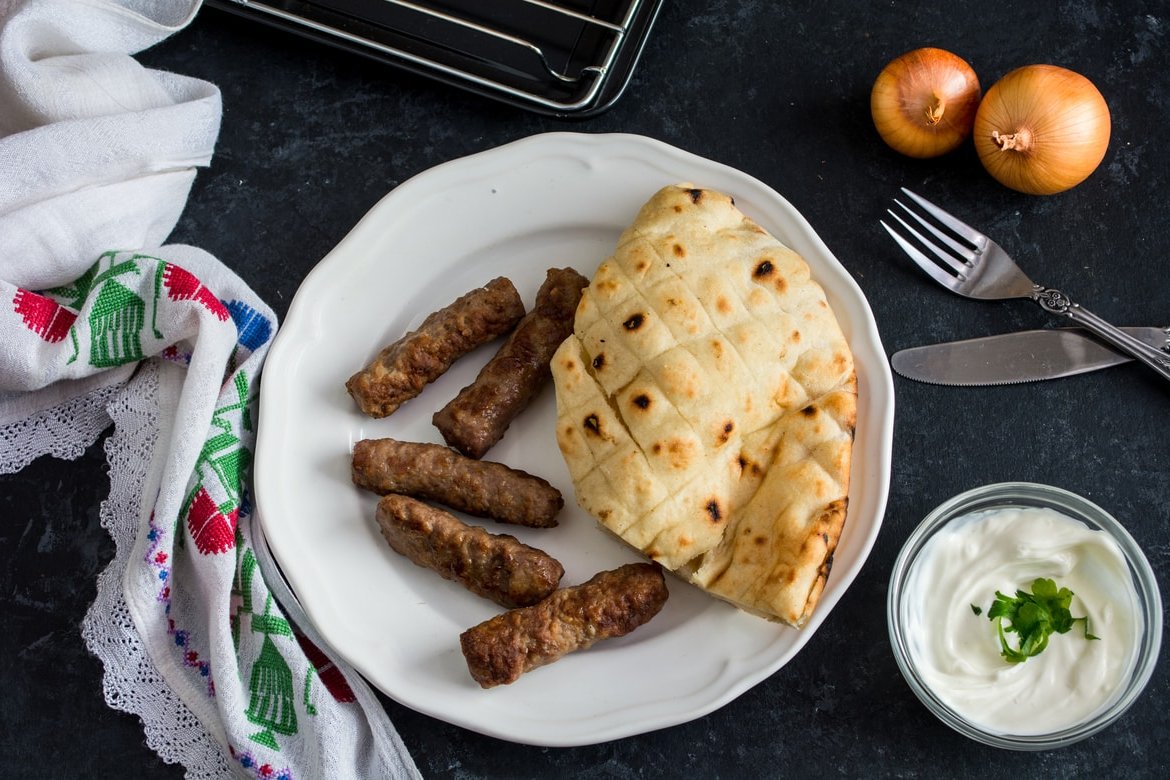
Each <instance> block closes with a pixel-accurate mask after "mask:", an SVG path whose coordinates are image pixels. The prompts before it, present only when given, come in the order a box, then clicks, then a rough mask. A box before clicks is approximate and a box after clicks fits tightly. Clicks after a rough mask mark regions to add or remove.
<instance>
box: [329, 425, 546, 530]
mask: <svg viewBox="0 0 1170 780" xmlns="http://www.w3.org/2000/svg"><path fill="white" fill-rule="evenodd" d="M352 474H353V482H354V484H355V485H357V486H358V487H360V488H365V489H366V490H372V491H373V492H375V493H381V494H383V495H385V494H386V493H402V494H404V495H408V496H413V497H415V498H425V499H429V500H431V501H437V502H439V503H440V504H445V505H446V506H449V507H451V508H452V509H457V510H459V511H460V512H466V513H467V514H469V515H475V516H477V517H490V518H491V519H493V520H498V521H500V522H502V523H512V524H513V525H525V526H529V527H532V528H552V527H553V526H555V525H556V524H557V513H558V512H560V511H561V507H563V506H564V505H565V500H564V499H563V498H562V497H561V493H560V491H559V490H557V489H556V488H555V487H553V486H552V485H550V484H549V483H548V482H546V481H545V480H543V479H541V478H540V477H536V476H533V475H531V474H529V473H527V472H525V471H520V470H519V469H513V468H509V467H508V466H505V465H504V464H502V463H494V462H492V461H487V460H472V459H471V458H466V457H464V456H462V455H460V454H459V453H458V452H455V451H454V450H452V449H450V448H448V447H444V446H442V445H441V444H423V443H418V442H406V441H397V440H395V439H363V440H361V441H359V442H358V443H357V444H355V445H354V448H353V468H352Z"/></svg>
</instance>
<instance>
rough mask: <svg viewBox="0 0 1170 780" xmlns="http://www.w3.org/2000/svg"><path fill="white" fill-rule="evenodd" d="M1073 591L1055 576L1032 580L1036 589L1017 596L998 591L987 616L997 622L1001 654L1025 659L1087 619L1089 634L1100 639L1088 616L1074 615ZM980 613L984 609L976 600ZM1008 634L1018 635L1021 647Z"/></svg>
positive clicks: (1012, 659) (1014, 659)
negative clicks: (1013, 643) (1013, 645)
mask: <svg viewBox="0 0 1170 780" xmlns="http://www.w3.org/2000/svg"><path fill="white" fill-rule="evenodd" d="M1072 597H1073V592H1072V591H1071V590H1069V589H1068V588H1057V587H1056V583H1055V582H1054V581H1053V580H1050V579H1046V578H1044V577H1040V578H1037V579H1036V580H1035V581H1033V582H1032V592H1031V593H1029V592H1027V591H1025V590H1017V591H1016V595H1015V596H1007V595H1005V594H1003V593H1000V592H999V591H996V592H995V601H993V602H992V603H991V607H989V608H988V610H987V619H988V620H991V621H993V622H994V623H995V628H996V633H998V635H999V644H1000V655H1002V656H1003V657H1004V659H1005V660H1006V661H1007V662H1008V663H1013V664H1017V663H1023V662H1024V661H1027V660H1028V659H1029V658H1031V657H1033V656H1036V655H1039V654H1040V653H1042V652H1044V648H1046V647H1048V638H1049V637H1050V636H1051V635H1052V634H1066V633H1068V632H1069V631H1070V630H1071V629H1072V627H1073V626H1074V625H1076V624H1077V623H1084V624H1085V625H1084V628H1085V638H1086V639H1097V638H1098V637H1095V636H1093V635H1092V634H1091V633H1089V619H1088V618H1087V617H1079V618H1074V617H1073V616H1072V612H1070V611H1069V605H1071V604H1072ZM971 609H972V610H973V611H974V612H975V614H976V615H978V614H979V612H980V610H979V608H978V607H977V606H975V605H974V604H972V605H971ZM1008 634H1015V635H1016V636H1017V637H1018V645H1019V647H1018V648H1013V647H1012V646H1011V644H1010V643H1009V642H1008V636H1007V635H1008Z"/></svg>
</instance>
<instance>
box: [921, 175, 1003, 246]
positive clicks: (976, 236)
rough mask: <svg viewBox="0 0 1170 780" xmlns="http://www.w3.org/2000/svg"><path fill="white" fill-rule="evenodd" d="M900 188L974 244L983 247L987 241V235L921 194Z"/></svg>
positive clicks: (927, 211) (940, 220) (932, 214)
mask: <svg viewBox="0 0 1170 780" xmlns="http://www.w3.org/2000/svg"><path fill="white" fill-rule="evenodd" d="M901 189H902V192H904V193H906V194H907V195H909V196H910V197H911V198H913V199H914V202H915V203H917V204H918V205H919V206H921V207H922V208H923V209H925V210H926V213H928V214H930V216H932V217H934V218H935V219H937V220H938V221H939V222H941V223H943V224H944V225H946V226H947V227H949V228H950V229H951V230H953V231H955V232H956V233H957V234H959V235H960V236H962V237H963V238H965V239H966V240H968V241H970V242H971V243H972V244H974V245H975V246H977V247H983V245H984V242H986V241H987V236H985V235H983V234H982V233H980V232H979V231H978V230H976V229H975V228H973V227H971V226H970V225H968V224H967V223H966V222H962V221H960V220H958V219H956V218H955V217H953V216H952V215H951V214H949V213H947V212H946V211H943V210H942V209H940V208H939V207H938V206H936V205H934V204H933V203H931V202H930V201H929V200H927V199H926V198H924V197H922V196H921V195H916V194H915V193H913V192H911V191H910V190H908V189H906V188H905V187H902V188H901Z"/></svg>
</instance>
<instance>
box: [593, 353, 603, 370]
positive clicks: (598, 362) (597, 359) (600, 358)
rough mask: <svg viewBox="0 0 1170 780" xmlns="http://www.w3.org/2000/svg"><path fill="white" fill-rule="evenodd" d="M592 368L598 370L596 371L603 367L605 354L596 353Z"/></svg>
mask: <svg viewBox="0 0 1170 780" xmlns="http://www.w3.org/2000/svg"><path fill="white" fill-rule="evenodd" d="M593 367H594V368H595V369H598V370H601V369H602V368H604V367H605V353H604V352H599V353H597V357H595V358H593Z"/></svg>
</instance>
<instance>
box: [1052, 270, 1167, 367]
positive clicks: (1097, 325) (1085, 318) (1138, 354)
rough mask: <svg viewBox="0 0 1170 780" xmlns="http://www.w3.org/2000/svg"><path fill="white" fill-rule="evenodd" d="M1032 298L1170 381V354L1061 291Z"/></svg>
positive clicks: (1053, 291)
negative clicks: (1118, 326) (1145, 341)
mask: <svg viewBox="0 0 1170 780" xmlns="http://www.w3.org/2000/svg"><path fill="white" fill-rule="evenodd" d="M1032 297H1033V299H1034V300H1035V301H1036V302H1037V303H1038V304H1040V307H1041V308H1043V309H1044V310H1045V311H1048V312H1051V313H1053V314H1060V315H1062V316H1064V317H1068V318H1069V319H1070V320H1072V321H1073V322H1075V323H1076V324H1078V325H1080V326H1081V327H1082V328H1084V329H1085V330H1087V331H1089V332H1090V333H1092V334H1093V335H1094V336H1097V337H1098V338H1099V339H1101V340H1102V341H1104V342H1106V343H1107V344H1109V345H1110V346H1112V347H1114V348H1116V349H1119V350H1121V351H1122V352H1124V353H1125V354H1127V355H1132V356H1133V357H1134V358H1136V359H1137V360H1140V361H1141V362H1143V363H1145V364H1146V365H1147V366H1149V367H1150V368H1152V369H1154V371H1155V372H1157V373H1158V375H1159V376H1161V377H1162V378H1163V379H1165V380H1167V381H1170V354H1167V353H1166V352H1163V351H1162V350H1160V349H1158V348H1157V347H1152V346H1150V345H1149V344H1146V343H1144V342H1141V341H1138V340H1137V339H1135V338H1134V337H1133V336H1131V335H1129V334H1128V333H1126V332H1125V331H1123V330H1121V329H1120V328H1117V327H1115V326H1113V325H1110V324H1109V323H1108V322H1106V321H1105V320H1103V319H1101V318H1100V317H1098V316H1097V315H1096V314H1093V312H1091V311H1089V310H1088V309H1086V308H1085V307H1083V306H1081V305H1080V304H1079V303H1073V301H1072V300H1071V299H1070V298H1069V297H1068V296H1067V295H1065V294H1064V293H1062V292H1061V291H1060V290H1053V289H1050V288H1045V287H1037V288H1036V290H1035V291H1034V292H1033V293H1032Z"/></svg>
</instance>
